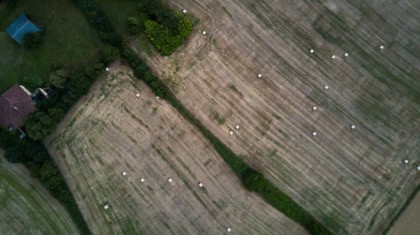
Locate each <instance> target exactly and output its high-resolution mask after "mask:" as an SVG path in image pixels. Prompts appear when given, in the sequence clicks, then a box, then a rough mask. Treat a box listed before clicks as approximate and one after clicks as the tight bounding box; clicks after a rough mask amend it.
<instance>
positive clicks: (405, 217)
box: [388, 193, 420, 235]
mask: <svg viewBox="0 0 420 235" xmlns="http://www.w3.org/2000/svg"><path fill="white" fill-rule="evenodd" d="M419 218H420V193H417V195H416V197H415V198H414V199H413V201H411V202H410V204H409V205H408V207H407V208H406V209H405V210H404V212H403V213H402V214H401V216H400V217H399V218H398V220H397V221H396V222H395V224H394V225H393V226H392V227H391V230H390V231H389V233H388V235H400V234H404V235H416V234H419V231H420V223H419Z"/></svg>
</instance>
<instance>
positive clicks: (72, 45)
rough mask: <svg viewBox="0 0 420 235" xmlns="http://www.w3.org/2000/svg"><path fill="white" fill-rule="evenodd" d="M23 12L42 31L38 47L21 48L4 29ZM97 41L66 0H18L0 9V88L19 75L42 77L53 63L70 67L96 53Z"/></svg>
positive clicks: (47, 73) (9, 84)
mask: <svg viewBox="0 0 420 235" xmlns="http://www.w3.org/2000/svg"><path fill="white" fill-rule="evenodd" d="M22 12H23V13H25V14H26V15H27V16H28V17H29V18H30V19H31V20H32V21H33V22H34V23H35V24H37V25H38V26H40V27H41V28H42V29H43V30H45V32H46V34H45V37H44V40H43V43H42V45H41V47H40V48H38V49H36V50H31V51H28V50H25V49H23V48H22V47H21V46H20V45H18V44H17V43H16V42H15V41H13V40H12V39H11V38H10V37H9V36H8V35H7V33H6V32H5V30H6V28H7V27H8V26H9V25H10V23H11V22H12V21H13V20H14V19H15V18H16V17H17V16H18V15H19V14H20V13H22ZM99 45H100V41H99V38H98V37H97V35H96V33H95V32H94V31H93V30H92V29H91V28H90V26H89V25H88V23H87V21H86V20H85V18H84V17H83V15H82V13H81V12H80V11H79V10H78V9H77V8H76V7H75V6H74V4H73V3H72V2H71V1H70V0H42V1H41V0H26V1H19V3H18V4H17V7H16V8H13V9H12V8H10V7H9V8H7V7H6V8H5V9H2V10H0V58H1V59H0V92H3V91H4V90H6V89H7V88H9V87H10V86H11V85H13V84H14V83H16V82H17V81H18V79H19V78H20V77H22V76H25V75H28V74H38V75H40V76H42V77H43V78H44V79H46V78H47V77H48V75H49V73H50V72H51V70H52V68H54V66H63V67H65V68H70V69H71V68H73V67H76V66H78V65H80V64H82V63H84V62H87V61H89V59H90V58H92V57H93V56H95V55H96V53H97V50H98V48H99Z"/></svg>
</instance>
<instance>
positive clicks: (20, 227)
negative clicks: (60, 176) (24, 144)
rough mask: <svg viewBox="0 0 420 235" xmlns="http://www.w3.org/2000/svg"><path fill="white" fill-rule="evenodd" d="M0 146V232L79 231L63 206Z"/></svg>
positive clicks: (76, 232) (43, 232) (61, 232)
mask: <svg viewBox="0 0 420 235" xmlns="http://www.w3.org/2000/svg"><path fill="white" fill-rule="evenodd" d="M3 153H4V152H3V150H1V149H0V161H1V162H0V178H1V180H0V234H71V235H73V234H79V232H78V230H77V228H76V226H75V225H74V223H73V221H72V220H71V218H70V216H69V215H68V214H67V212H66V211H65V209H64V208H63V207H62V206H61V205H60V204H59V203H58V202H57V201H56V200H55V199H54V198H52V197H51V196H50V195H49V193H48V192H47V191H46V190H45V189H44V188H43V187H42V185H41V184H40V183H39V182H37V181H36V180H34V179H33V178H31V177H30V175H29V173H28V171H27V170H26V169H25V168H24V167H23V166H21V165H18V164H11V163H8V162H7V161H6V160H5V159H4V158H3Z"/></svg>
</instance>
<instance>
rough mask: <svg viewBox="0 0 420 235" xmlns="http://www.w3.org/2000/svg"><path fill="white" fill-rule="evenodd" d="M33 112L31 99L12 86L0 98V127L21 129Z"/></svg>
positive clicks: (20, 89) (18, 87) (19, 88)
mask: <svg viewBox="0 0 420 235" xmlns="http://www.w3.org/2000/svg"><path fill="white" fill-rule="evenodd" d="M35 110H36V109H35V104H34V103H33V102H32V97H31V96H30V95H28V94H27V93H26V92H25V91H24V90H23V89H22V88H21V87H20V86H18V85H14V86H13V87H11V88H10V89H9V90H7V91H6V92H5V93H3V95H2V96H1V97H0V125H1V126H3V127H4V128H9V127H15V128H16V127H21V126H23V124H24V122H25V120H26V118H27V117H28V116H29V114H31V113H32V112H34V111H35Z"/></svg>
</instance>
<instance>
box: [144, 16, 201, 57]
mask: <svg viewBox="0 0 420 235" xmlns="http://www.w3.org/2000/svg"><path fill="white" fill-rule="evenodd" d="M178 18H179V19H178V21H177V22H178V25H177V26H178V27H177V30H176V31H175V32H173V30H171V29H170V28H168V27H166V26H165V25H164V24H159V23H158V22H156V21H153V20H146V21H145V22H144V25H145V33H146V36H147V38H148V39H149V40H150V42H151V43H152V45H153V46H154V47H155V48H156V49H157V50H158V51H159V52H160V54H162V55H164V56H168V55H170V54H172V53H173V52H175V51H176V49H178V47H179V46H181V45H182V43H183V42H184V41H185V40H186V39H187V38H188V36H189V35H190V33H191V32H192V28H193V26H192V23H191V21H190V20H189V19H188V18H187V17H185V16H181V15H180V16H179V17H178Z"/></svg>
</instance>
